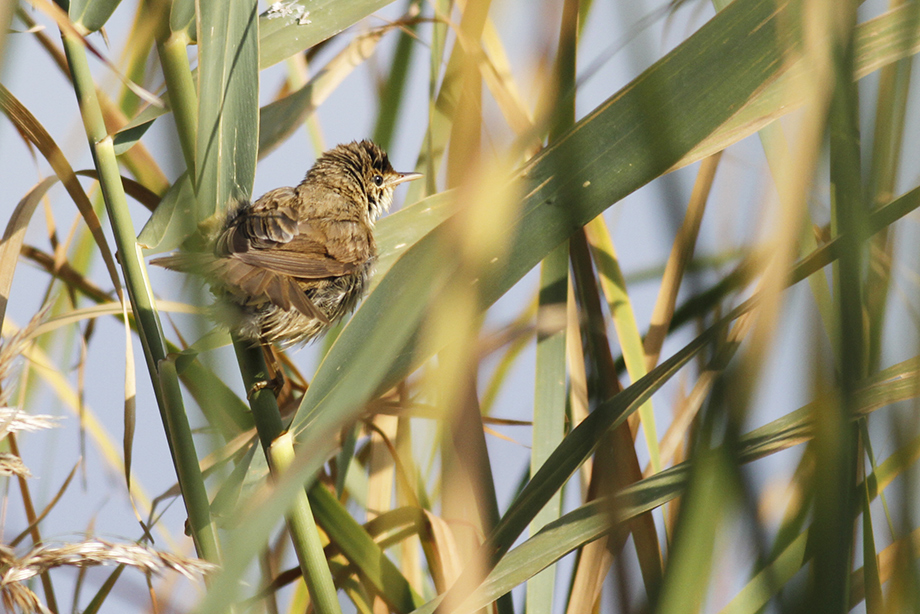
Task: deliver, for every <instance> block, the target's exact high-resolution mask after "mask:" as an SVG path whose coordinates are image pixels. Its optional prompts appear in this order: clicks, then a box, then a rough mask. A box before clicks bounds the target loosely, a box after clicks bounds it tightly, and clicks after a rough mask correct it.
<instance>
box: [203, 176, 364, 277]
mask: <svg viewBox="0 0 920 614" xmlns="http://www.w3.org/2000/svg"><path fill="white" fill-rule="evenodd" d="M335 196H338V195H337V194H335V195H334V197H335ZM295 198H296V192H295V191H294V189H293V188H278V189H276V190H272V191H271V192H268V193H267V194H265V195H264V196H262V197H261V198H260V199H259V200H258V201H256V202H255V203H254V204H253V205H252V207H250V208H248V209H245V210H244V211H243V212H241V213H240V215H239V216H238V217H237V218H236V219H235V220H233V222H232V223H231V225H230V226H229V227H228V228H227V229H226V230H225V231H224V234H223V235H222V236H221V238H220V240H219V241H218V251H219V252H223V253H224V254H225V255H226V256H229V257H230V258H231V259H233V260H238V261H240V262H243V263H245V264H247V265H249V266H252V267H258V268H261V269H266V270H268V271H272V272H274V273H280V274H282V275H291V276H293V277H297V278H300V279H323V278H326V277H339V276H341V275H346V274H348V273H351V272H353V271H355V270H357V269H358V267H359V266H360V265H362V264H363V263H364V262H365V261H366V260H367V256H365V257H363V258H361V257H356V256H358V255H357V254H355V253H353V252H352V253H348V252H347V251H346V250H341V249H339V250H332V251H330V250H329V249H328V248H329V245H328V243H329V240H328V239H329V238H328V237H327V234H326V232H325V231H324V229H323V228H322V227H320V226H319V225H318V224H316V223H312V222H311V221H310V220H304V219H299V216H298V210H297V208H296V207H295V204H294V200H295ZM337 224H346V225H349V226H351V225H352V224H351V223H349V222H338V223H337ZM355 226H357V224H355Z"/></svg>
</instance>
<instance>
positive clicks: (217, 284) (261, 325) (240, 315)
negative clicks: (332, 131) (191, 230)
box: [152, 140, 421, 346]
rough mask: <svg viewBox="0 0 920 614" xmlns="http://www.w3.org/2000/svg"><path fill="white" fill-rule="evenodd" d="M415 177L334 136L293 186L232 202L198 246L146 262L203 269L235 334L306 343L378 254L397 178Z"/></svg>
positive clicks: (345, 307) (359, 291)
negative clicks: (377, 235) (379, 230)
mask: <svg viewBox="0 0 920 614" xmlns="http://www.w3.org/2000/svg"><path fill="white" fill-rule="evenodd" d="M419 177H421V174H419V173H398V172H396V171H394V170H393V167H392V166H391V165H390V161H389V160H388V159H387V155H386V153H385V152H384V151H383V150H382V149H380V147H378V146H377V145H375V144H374V143H372V142H371V141H366V140H365V141H361V142H353V143H349V144H347V145H339V146H338V147H335V148H334V149H331V150H329V151H327V152H326V153H324V154H323V155H322V156H320V157H319V158H318V159H317V160H316V163H315V164H314V165H313V168H311V169H310V170H309V172H307V176H306V177H305V178H304V180H303V181H301V182H300V185H298V186H297V187H296V188H278V189H275V190H272V191H271V192H268V193H267V194H265V195H263V196H262V197H261V198H259V199H258V200H257V201H256V202H254V203H248V202H241V203H238V204H237V205H235V206H233V207H231V208H230V210H229V211H228V212H227V214H226V217H225V218H223V219H218V220H217V221H216V223H214V222H212V223H211V225H210V228H212V230H208V229H207V224H203V225H202V229H201V234H202V236H200V237H199V238H198V240H197V243H198V245H201V246H203V249H202V248H199V249H197V250H196V249H195V248H190V249H186V250H183V251H180V252H178V253H176V254H173V255H170V256H167V257H165V258H157V259H155V260H153V261H152V264H157V265H160V266H164V267H166V268H168V269H173V270H176V271H185V272H191V273H196V274H199V275H201V276H203V277H204V278H205V279H206V280H207V281H208V283H209V284H210V286H211V291H212V292H213V293H214V295H215V296H216V297H217V299H218V300H217V303H216V304H215V306H214V310H213V313H214V317H215V319H217V320H218V321H219V322H222V323H223V324H225V325H226V326H228V327H229V328H230V330H231V332H233V333H235V334H236V335H238V336H239V337H242V338H244V339H249V340H252V341H257V342H261V343H265V344H267V343H277V344H279V345H281V346H289V345H292V344H296V343H305V342H307V341H309V340H311V339H313V338H314V337H316V336H318V335H320V334H322V333H324V332H325V331H326V330H327V329H328V328H329V326H330V325H331V324H332V323H334V322H335V321H336V320H338V319H340V318H341V317H342V316H344V315H345V314H346V313H348V312H350V311H351V310H352V309H354V308H355V306H356V305H357V303H358V301H359V300H360V299H361V296H362V295H363V294H364V290H365V287H366V285H367V280H368V277H369V276H370V274H371V272H372V270H373V266H374V261H375V259H376V257H377V245H376V243H375V241H374V223H375V222H376V221H377V218H379V217H380V215H381V214H382V213H383V212H384V211H386V210H387V209H389V207H390V203H391V202H392V201H393V190H394V189H395V188H396V186H397V185H399V184H400V183H403V182H405V181H412V180H413V179H418V178H419ZM202 239H203V240H202ZM192 243H195V241H192Z"/></svg>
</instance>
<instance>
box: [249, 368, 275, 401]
mask: <svg viewBox="0 0 920 614" xmlns="http://www.w3.org/2000/svg"><path fill="white" fill-rule="evenodd" d="M283 387H284V375H282V374H281V372H280V371H279V372H276V373H275V377H273V378H271V379H270V380H265V379H262V380H259V381H257V382H256V383H255V384H253V385H252V387H251V388H250V389H249V392H247V393H246V399H248V400H249V401H252V397H253V396H254V395H255V394H256V393H257V392H259V391H260V390H264V389H265V388H271V390H272V392H274V393H275V396H276V397H277V396H278V395H279V394H280V393H281V389H282V388H283Z"/></svg>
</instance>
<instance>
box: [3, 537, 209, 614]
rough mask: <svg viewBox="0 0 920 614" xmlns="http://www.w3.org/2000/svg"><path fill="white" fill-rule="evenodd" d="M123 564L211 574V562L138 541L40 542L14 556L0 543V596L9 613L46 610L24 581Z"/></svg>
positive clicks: (150, 571)
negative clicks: (51, 572) (69, 570)
mask: <svg viewBox="0 0 920 614" xmlns="http://www.w3.org/2000/svg"><path fill="white" fill-rule="evenodd" d="M95 565H127V566H129V567H135V568H137V569H139V570H141V571H143V572H144V573H147V574H161V573H163V572H165V571H169V570H171V571H176V572H178V573H181V574H182V575H183V576H185V577H186V578H189V579H190V580H194V579H195V576H198V575H204V574H207V573H211V572H212V571H214V570H215V569H216V568H215V566H214V565H212V564H210V563H208V562H206V561H202V560H200V559H192V558H187V557H183V556H178V555H175V554H170V553H168V552H160V551H157V550H153V549H151V548H148V547H146V546H143V545H140V544H120V543H115V542H109V541H106V540H102V539H89V540H86V541H84V542H79V543H75V544H64V545H57V546H55V545H50V544H43V545H40V546H36V547H35V548H32V549H31V550H30V551H29V552H27V553H26V554H25V555H24V556H22V557H17V556H16V554H15V553H14V552H13V550H12V549H11V548H9V547H7V546H0V599H2V601H3V604H4V606H5V607H6V609H7V610H8V611H10V612H13V611H16V610H19V611H21V612H25V613H30V614H31V613H32V612H47V611H48V610H47V608H46V607H45V606H44V605H43V604H42V603H41V602H40V601H39V599H38V597H37V596H36V595H35V594H34V593H33V592H32V591H30V590H29V589H28V588H27V587H26V586H25V585H24V584H23V582H25V581H26V580H29V579H30V578H33V577H35V576H37V575H39V574H42V573H44V572H46V571H48V570H50V569H53V568H55V567H64V566H68V567H89V566H95Z"/></svg>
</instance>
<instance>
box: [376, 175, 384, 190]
mask: <svg viewBox="0 0 920 614" xmlns="http://www.w3.org/2000/svg"><path fill="white" fill-rule="evenodd" d="M374 185H375V186H377V187H378V188H379V187H380V186H382V185H383V177H381V176H380V175H374Z"/></svg>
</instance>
